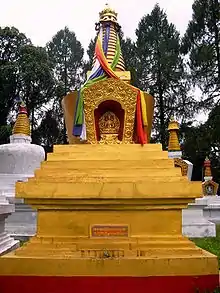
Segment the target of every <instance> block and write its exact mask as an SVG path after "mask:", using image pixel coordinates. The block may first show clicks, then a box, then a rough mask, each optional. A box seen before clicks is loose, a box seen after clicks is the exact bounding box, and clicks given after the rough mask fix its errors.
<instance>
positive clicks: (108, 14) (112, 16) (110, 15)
mask: <svg viewBox="0 0 220 293" xmlns="http://www.w3.org/2000/svg"><path fill="white" fill-rule="evenodd" d="M117 16H118V14H117V13H116V12H115V10H113V9H112V8H110V7H109V5H108V4H106V7H105V8H104V9H103V10H102V11H101V12H100V13H99V21H100V22H106V21H112V22H115V23H117Z"/></svg>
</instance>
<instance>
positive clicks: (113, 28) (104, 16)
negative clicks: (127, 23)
mask: <svg viewBox="0 0 220 293" xmlns="http://www.w3.org/2000/svg"><path fill="white" fill-rule="evenodd" d="M117 16H118V14H117V13H116V12H115V10H113V9H112V8H110V7H109V5H108V4H106V6H105V8H104V9H103V10H102V11H101V12H100V13H99V23H98V24H96V26H97V28H96V29H97V30H99V29H100V27H102V29H103V40H104V39H105V35H106V32H107V30H108V34H109V38H108V45H107V46H108V47H107V50H106V52H105V53H106V54H105V55H106V59H107V61H108V64H109V65H111V64H112V62H113V60H114V57H115V54H116V49H117V48H116V46H117V38H118V34H119V31H120V26H119V24H118V22H117ZM95 60H96V55H94V58H93V65H94V64H95ZM115 71H125V64H124V59H123V56H122V53H121V52H120V57H119V61H118V64H117V65H116V67H115Z"/></svg>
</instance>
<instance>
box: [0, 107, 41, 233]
mask: <svg viewBox="0 0 220 293" xmlns="http://www.w3.org/2000/svg"><path fill="white" fill-rule="evenodd" d="M44 159H45V151H44V149H43V147H41V146H38V145H35V144H31V136H30V121H29V118H28V115H27V109H26V106H25V104H24V103H23V102H21V103H20V106H19V112H18V116H17V119H16V122H15V125H14V128H13V132H12V135H11V137H10V143H9V144H4V145H0V162H1V164H0V194H1V198H3V197H4V200H7V201H9V203H10V204H11V205H12V207H13V205H14V204H15V213H13V214H12V215H10V216H9V217H8V218H7V220H6V231H7V232H8V233H9V234H10V235H11V236H31V234H33V233H35V229H36V213H35V212H34V211H33V210H32V209H31V208H30V207H28V206H27V205H24V204H23V201H22V200H18V199H16V200H15V183H16V182H17V181H26V180H27V179H28V178H29V177H33V176H34V171H35V169H37V168H39V167H40V164H41V162H42V161H43V160H44ZM10 212H13V210H11V211H10ZM30 230H31V232H30ZM28 234H30V235H28Z"/></svg>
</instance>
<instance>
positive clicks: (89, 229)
mask: <svg viewBox="0 0 220 293" xmlns="http://www.w3.org/2000/svg"><path fill="white" fill-rule="evenodd" d="M16 191H17V197H20V198H24V199H25V203H27V204H30V205H32V206H33V207H34V208H36V209H37V210H38V221H37V234H36V236H35V237H33V238H32V239H31V240H30V241H29V242H28V243H27V244H26V245H24V246H22V247H21V248H19V249H17V250H16V251H15V252H13V253H10V254H8V255H5V256H3V257H2V258H0V289H1V286H2V288H3V289H4V288H7V291H6V290H5V291H4V290H3V289H2V291H3V292H7V293H11V292H13V290H15V288H16V286H18V284H20V285H19V286H21V287H22V288H21V292H22V293H27V292H30V291H28V290H30V286H31V288H32V289H31V292H32V293H35V292H36V293H37V292H40V291H41V292H55V293H60V292H63V291H62V290H63V287H64V286H65V287H66V288H67V290H66V289H65V292H82V293H84V292H92V293H93V292H96V293H97V292H98V293H99V292H103V287H105V291H107V292H109V293H110V292H129V293H133V292H146V288H148V289H149V290H150V291H149V292H154V293H159V292H164V293H172V292H175V291H174V287H172V286H174V284H178V286H180V288H178V291H177V292H181V293H183V292H184V293H188V292H190V293H191V292H192V293H193V292H194V289H196V287H198V288H201V289H213V288H214V287H215V286H217V285H218V262H217V257H216V256H214V255H212V254H210V253H208V252H206V251H203V250H202V249H200V248H198V247H196V246H195V244H194V243H192V242H191V241H189V240H188V239H187V238H186V237H183V236H182V224H181V223H182V209H183V208H186V207H187V204H188V203H189V202H193V200H194V199H195V198H196V197H198V195H200V194H201V183H199V182H198V183H197V182H189V181H188V180H187V178H186V177H183V176H182V175H181V170H180V169H179V168H175V167H174V162H173V160H169V159H168V154H167V152H162V150H161V145H159V144H157V145H153V144H148V145H145V146H144V147H141V146H139V145H135V144H133V145H123V144H121V145H116V144H114V145H87V144H85V145H71V146H55V147H54V153H53V154H49V155H48V161H47V162H44V163H42V167H41V169H40V170H37V171H36V174H35V178H31V179H29V181H28V182H25V183H20V182H19V183H17V188H16ZM41 278H43V279H41ZM41 280H42V281H41ZM97 280H98V281H97ZM115 282H116V283H117V284H118V285H117V288H115V287H114V286H113V284H116V283H115ZM140 282H141V283H140ZM9 284H10V285H9ZM21 284H22V285H21ZM27 284H29V287H28V288H27ZM95 284H96V285H95ZM25 286H26V287H25ZM68 286H69V287H68ZM88 286H89V287H88ZM106 287H107V288H112V289H111V290H112V291H111V290H110V289H106ZM113 287H114V290H113ZM25 288H26V289H25ZM45 288H47V290H46V289H45ZM70 288H71V289H70ZM73 288H74V290H75V291H74V290H73ZM88 288H90V289H89V291H88ZM135 288H136V290H137V288H138V291H135ZM172 288H173V289H172ZM43 289H44V290H43ZM42 290H43V291H42ZM71 290H72V291H71ZM144 290H145V291H144Z"/></svg>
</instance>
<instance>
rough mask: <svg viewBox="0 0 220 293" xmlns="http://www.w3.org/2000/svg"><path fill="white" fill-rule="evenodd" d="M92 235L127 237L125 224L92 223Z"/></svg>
mask: <svg viewBox="0 0 220 293" xmlns="http://www.w3.org/2000/svg"><path fill="white" fill-rule="evenodd" d="M91 236H92V237H128V226H127V225H93V226H91Z"/></svg>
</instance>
